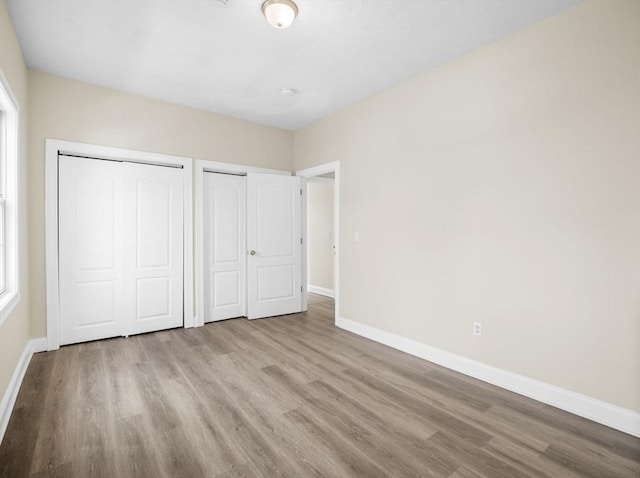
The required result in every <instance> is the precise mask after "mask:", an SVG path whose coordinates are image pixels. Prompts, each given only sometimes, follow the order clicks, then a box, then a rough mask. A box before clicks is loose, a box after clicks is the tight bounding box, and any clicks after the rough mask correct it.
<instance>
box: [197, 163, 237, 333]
mask: <svg viewBox="0 0 640 478" xmlns="http://www.w3.org/2000/svg"><path fill="white" fill-rule="evenodd" d="M203 200H204V205H203V206H204V207H203V212H204V309H205V310H204V313H205V315H204V321H205V322H212V321H215V320H224V319H231V318H234V317H242V316H244V315H246V246H245V244H246V226H245V225H246V193H245V177H244V176H234V175H231V174H220V173H207V172H205V173H204V177H203Z"/></svg>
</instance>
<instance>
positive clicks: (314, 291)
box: [307, 284, 335, 299]
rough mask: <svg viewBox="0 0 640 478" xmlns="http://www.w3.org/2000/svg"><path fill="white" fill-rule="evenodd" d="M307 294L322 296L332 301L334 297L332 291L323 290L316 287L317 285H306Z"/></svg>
mask: <svg viewBox="0 0 640 478" xmlns="http://www.w3.org/2000/svg"><path fill="white" fill-rule="evenodd" d="M307 292H311V293H312V294H319V295H324V296H326V297H331V298H332V299H333V298H334V297H335V294H334V292H333V289H325V288H324V287H318V286H317V285H311V284H307Z"/></svg>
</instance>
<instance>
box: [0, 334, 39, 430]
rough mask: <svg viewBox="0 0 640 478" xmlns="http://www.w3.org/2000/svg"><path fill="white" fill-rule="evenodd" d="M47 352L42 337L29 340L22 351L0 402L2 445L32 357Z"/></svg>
mask: <svg viewBox="0 0 640 478" xmlns="http://www.w3.org/2000/svg"><path fill="white" fill-rule="evenodd" d="M46 350H47V339H46V337H40V338H37V339H31V340H29V342H27V345H25V347H24V350H23V351H22V355H21V356H20V360H18V364H17V365H16V368H15V370H14V371H13V375H12V376H11V380H10V381H9V386H8V387H7V390H6V391H5V392H4V397H2V402H0V443H2V439H3V438H4V432H6V431H7V426H8V425H9V418H11V412H12V411H13V406H14V405H15V403H16V398H18V391H19V390H20V385H22V379H23V378H24V374H25V373H26V372H27V368H28V367H29V362H31V357H33V354H35V353H38V352H44V351H46Z"/></svg>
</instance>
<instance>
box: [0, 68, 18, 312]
mask: <svg viewBox="0 0 640 478" xmlns="http://www.w3.org/2000/svg"><path fill="white" fill-rule="evenodd" d="M19 131H20V123H19V111H18V103H17V101H16V100H15V97H14V96H13V93H12V92H11V89H10V88H9V83H8V82H7V80H6V79H5V77H4V75H2V72H1V71H0V324H2V322H4V320H5V319H6V318H7V316H8V315H9V314H10V313H11V311H12V310H13V308H14V307H15V306H16V304H17V303H18V301H19V300H20V281H19V277H18V144H19Z"/></svg>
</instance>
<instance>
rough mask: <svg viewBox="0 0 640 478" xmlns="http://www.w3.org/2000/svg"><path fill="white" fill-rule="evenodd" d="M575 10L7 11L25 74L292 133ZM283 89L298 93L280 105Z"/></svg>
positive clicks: (519, 3)
mask: <svg viewBox="0 0 640 478" xmlns="http://www.w3.org/2000/svg"><path fill="white" fill-rule="evenodd" d="M577 2H578V0H297V1H296V3H297V4H298V7H299V10H300V13H299V15H298V18H297V19H296V21H295V22H294V24H293V26H291V27H290V28H289V29H286V30H276V29H275V28H272V27H270V26H269V25H268V24H267V22H266V21H265V19H264V17H263V16H262V12H261V9H260V7H261V3H262V2H261V0H229V1H228V3H227V4H226V6H225V5H224V3H225V2H224V1H222V0H9V9H10V13H11V17H12V19H13V23H14V25H15V27H16V30H17V32H18V38H19V41H20V44H21V45H22V48H23V50H24V54H25V57H26V61H27V64H28V65H29V67H31V68H34V69H37V70H42V71H45V72H48V73H52V74H55V75H59V76H63V77H67V78H72V79H76V80H81V81H85V82H88V83H93V84H96V85H101V86H106V87H110V88H115V89H117V90H122V91H127V92H130V93H135V94H139V95H144V96H148V97H152V98H158V99H162V100H165V101H170V102H174V103H179V104H183V105H187V106H191V107H194V108H199V109H203V110H209V111H214V112H217V113H222V114H225V115H230V116H234V117H237V118H243V119H247V120H251V121H257V122H259V123H264V124H268V125H272V126H277V127H280V128H286V129H290V130H296V129H299V128H301V127H303V126H305V125H307V124H309V123H311V122H313V121H315V120H317V119H319V118H322V117H323V116H326V115H328V114H329V113H332V112H334V111H337V110H339V109H341V108H344V107H345V106H347V105H349V104H352V103H354V102H356V101H358V100H360V99H362V98H365V97H366V96H369V95H370V94H372V93H374V92H376V91H378V90H381V89H383V88H386V87H389V86H391V85H393V84H395V83H398V82H399V81H401V80H403V79H405V78H408V77H410V76H412V75H414V74H416V73H418V72H421V71H424V70H428V69H430V68H434V67H435V66H437V65H439V64H441V63H443V62H446V61H448V60H451V59H453V58H455V57H457V56H460V55H462V54H463V53H465V52H467V51H469V50H472V49H474V48H477V47H479V46H481V45H483V44H486V43H488V42H490V41H492V40H495V39H497V38H500V37H502V36H504V35H507V34H509V33H511V32H514V31H516V30H518V29H520V28H523V27H524V26H526V25H529V24H531V23H534V22H537V21H539V20H541V19H543V18H546V17H548V16H550V15H553V14H555V13H556V12H558V11H560V10H562V9H563V8H565V7H567V6H569V5H572V4H575V3H577ZM283 87H293V88H295V89H296V90H298V94H296V95H294V96H284V95H282V94H281V90H282V88H283Z"/></svg>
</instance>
